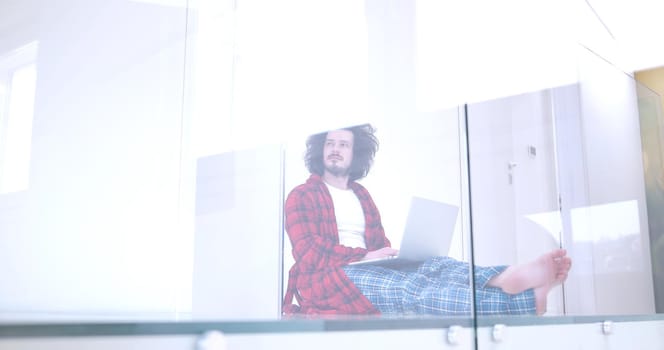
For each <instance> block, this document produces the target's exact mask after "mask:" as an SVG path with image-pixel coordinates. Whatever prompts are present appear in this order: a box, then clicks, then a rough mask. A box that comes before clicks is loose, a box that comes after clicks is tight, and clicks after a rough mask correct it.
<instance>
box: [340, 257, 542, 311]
mask: <svg viewBox="0 0 664 350" xmlns="http://www.w3.org/2000/svg"><path fill="white" fill-rule="evenodd" d="M505 268H506V266H492V267H481V266H475V286H476V289H475V298H476V300H475V303H473V294H472V290H471V289H470V279H469V275H470V266H469V264H468V263H465V262H461V261H457V260H454V259H452V258H449V257H435V258H431V259H429V260H427V261H425V262H424V263H422V264H421V265H419V267H417V268H413V269H410V270H393V269H389V268H385V267H380V266H373V265H356V266H353V265H350V266H345V267H344V271H345V272H346V275H347V276H348V278H350V280H351V281H352V282H353V283H354V284H355V285H356V286H357V287H358V288H359V289H360V291H361V292H362V294H364V296H365V297H367V299H369V301H371V303H372V304H373V305H374V306H375V307H376V308H377V309H378V310H380V312H381V313H382V314H386V315H389V314H430V315H465V316H468V315H470V313H471V311H472V307H473V305H474V306H475V308H476V310H477V313H478V314H480V315H522V314H535V295H534V293H533V290H532V289H529V290H526V291H525V292H522V293H520V294H514V295H512V294H507V293H505V292H503V291H502V290H501V289H499V288H494V287H488V286H486V284H487V282H488V281H489V280H490V279H491V278H492V277H494V276H496V275H497V274H499V273H501V272H502V271H503V270H505Z"/></svg>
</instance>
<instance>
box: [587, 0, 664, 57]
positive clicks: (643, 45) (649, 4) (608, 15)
mask: <svg viewBox="0 0 664 350" xmlns="http://www.w3.org/2000/svg"><path fill="white" fill-rule="evenodd" d="M579 1H585V2H586V3H587V5H588V6H590V7H591V8H592V9H593V10H594V12H595V13H596V15H597V16H598V18H599V19H600V20H601V22H602V23H603V24H604V26H605V28H606V29H607V31H608V32H609V33H610V34H611V35H612V37H613V39H614V40H615V41H616V43H617V45H618V46H619V47H620V50H621V52H622V54H623V55H624V57H625V59H626V60H627V61H628V62H629V63H630V66H631V67H632V68H633V69H634V70H642V69H649V68H654V67H660V66H664V45H662V40H663V39H664V1H663V0H629V1H627V0H579Z"/></svg>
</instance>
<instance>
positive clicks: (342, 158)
mask: <svg viewBox="0 0 664 350" xmlns="http://www.w3.org/2000/svg"><path fill="white" fill-rule="evenodd" d="M352 162H353V133H352V132H350V131H348V130H335V131H330V132H328V133H327V138H326V139H325V145H324V147H323V164H325V171H326V172H329V173H330V174H332V175H334V176H346V175H348V173H349V171H350V165H351V163H352Z"/></svg>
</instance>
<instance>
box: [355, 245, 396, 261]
mask: <svg viewBox="0 0 664 350" xmlns="http://www.w3.org/2000/svg"><path fill="white" fill-rule="evenodd" d="M397 254H399V250H397V249H394V248H390V247H385V248H380V249H378V250H373V251H370V252H368V253H367V255H365V256H364V258H362V260H371V259H379V258H384V257H387V256H394V255H397Z"/></svg>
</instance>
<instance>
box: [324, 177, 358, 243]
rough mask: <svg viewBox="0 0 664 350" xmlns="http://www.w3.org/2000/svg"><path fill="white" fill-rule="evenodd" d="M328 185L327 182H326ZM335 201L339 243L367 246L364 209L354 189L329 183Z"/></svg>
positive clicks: (328, 187)
mask: <svg viewBox="0 0 664 350" xmlns="http://www.w3.org/2000/svg"><path fill="white" fill-rule="evenodd" d="M326 185H327V184H326ZM327 189H328V190H329V191H330V195H332V202H334V215H335V216H336V219H337V229H338V230H339V243H340V244H341V245H345V246H346V247H351V248H366V247H367V246H366V244H365V242H364V211H363V210H362V204H360V199H359V198H357V196H356V195H355V193H354V192H353V190H351V189H347V190H342V189H339V188H336V187H334V186H330V185H327Z"/></svg>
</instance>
